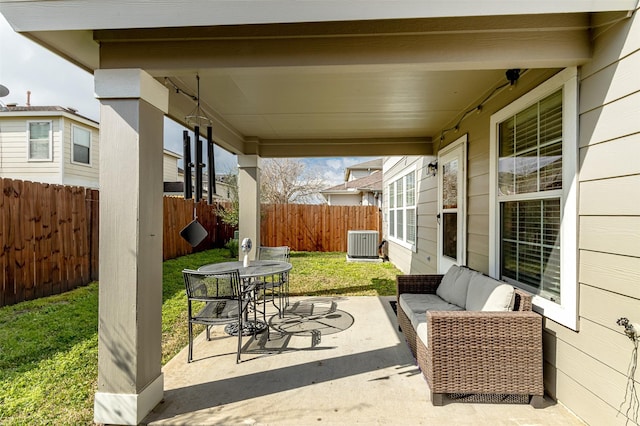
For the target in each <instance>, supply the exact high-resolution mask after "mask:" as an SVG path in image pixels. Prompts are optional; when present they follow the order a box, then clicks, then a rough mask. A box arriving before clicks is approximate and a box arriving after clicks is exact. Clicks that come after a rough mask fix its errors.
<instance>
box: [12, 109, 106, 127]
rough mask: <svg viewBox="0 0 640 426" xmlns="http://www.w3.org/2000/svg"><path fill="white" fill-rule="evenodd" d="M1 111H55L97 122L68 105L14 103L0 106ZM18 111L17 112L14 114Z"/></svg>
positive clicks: (22, 112)
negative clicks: (24, 104) (20, 104)
mask: <svg viewBox="0 0 640 426" xmlns="http://www.w3.org/2000/svg"><path fill="white" fill-rule="evenodd" d="M2 113H12V114H7V115H19V116H28V115H36V116H37V115H45V114H43V113H56V115H58V114H62V115H64V114H66V115H71V116H75V117H76V118H81V119H83V120H88V121H90V122H92V123H94V124H95V125H96V126H97V125H98V124H99V123H98V122H97V121H95V120H92V119H91V118H89V117H85V116H84V115H82V114H78V110H76V109H74V108H69V107H62V106H58V105H52V106H19V105H15V104H8V105H7V106H0V114H2ZM16 113H18V114H16Z"/></svg>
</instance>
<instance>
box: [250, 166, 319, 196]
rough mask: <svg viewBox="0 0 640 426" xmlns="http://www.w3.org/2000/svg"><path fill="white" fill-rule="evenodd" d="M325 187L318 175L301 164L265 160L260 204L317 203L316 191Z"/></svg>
mask: <svg viewBox="0 0 640 426" xmlns="http://www.w3.org/2000/svg"><path fill="white" fill-rule="evenodd" d="M325 187H326V184H325V182H324V181H323V179H322V177H321V174H320V173H319V172H317V171H315V170H312V169H308V168H307V167H306V166H305V164H304V163H303V162H302V161H301V160H296V159H291V158H273V159H268V160H264V162H263V163H262V174H261V175H260V191H261V194H262V202H264V203H269V204H290V203H291V204H295V203H311V202H313V203H318V202H322V201H323V200H324V198H322V196H320V195H319V191H320V190H322V189H324V188H325Z"/></svg>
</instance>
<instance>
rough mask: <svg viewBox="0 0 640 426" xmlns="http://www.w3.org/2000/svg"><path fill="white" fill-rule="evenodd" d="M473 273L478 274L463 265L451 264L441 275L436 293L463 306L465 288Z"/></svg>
mask: <svg viewBox="0 0 640 426" xmlns="http://www.w3.org/2000/svg"><path fill="white" fill-rule="evenodd" d="M475 274H479V272H476V271H473V270H471V269H469V268H466V267H464V266H457V265H453V266H451V268H449V270H448V271H447V273H446V274H444V277H442V281H441V282H440V285H439V286H438V288H437V289H436V294H437V295H438V296H440V297H441V298H442V299H443V300H446V301H447V302H449V303H452V304H454V305H457V306H459V307H461V308H464V307H465V304H466V300H467V288H468V287H469V282H470V281H471V277H472V276H473V275H475Z"/></svg>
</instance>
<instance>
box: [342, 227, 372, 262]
mask: <svg viewBox="0 0 640 426" xmlns="http://www.w3.org/2000/svg"><path fill="white" fill-rule="evenodd" d="M347 256H349V257H370V258H373V257H375V258H377V257H378V231H348V232H347Z"/></svg>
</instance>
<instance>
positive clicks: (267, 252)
mask: <svg viewBox="0 0 640 426" xmlns="http://www.w3.org/2000/svg"><path fill="white" fill-rule="evenodd" d="M257 256H258V257H257V259H258V260H280V261H282V262H288V261H289V247H288V246H279V247H263V246H261V247H258V253H257Z"/></svg>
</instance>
